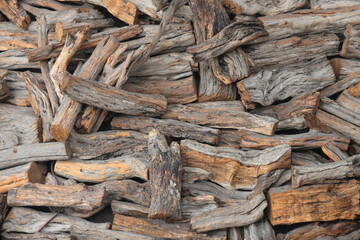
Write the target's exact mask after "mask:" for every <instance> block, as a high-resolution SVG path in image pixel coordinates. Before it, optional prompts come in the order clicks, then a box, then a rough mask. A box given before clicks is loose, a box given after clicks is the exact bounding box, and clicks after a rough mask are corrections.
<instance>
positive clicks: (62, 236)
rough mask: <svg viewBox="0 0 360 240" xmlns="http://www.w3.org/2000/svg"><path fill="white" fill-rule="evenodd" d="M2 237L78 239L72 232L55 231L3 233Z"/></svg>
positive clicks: (54, 239)
mask: <svg viewBox="0 0 360 240" xmlns="http://www.w3.org/2000/svg"><path fill="white" fill-rule="evenodd" d="M1 237H2V238H1V239H4V240H15V239H19V240H24V239H42V240H57V239H62V240H77V238H76V236H75V235H71V234H53V233H32V234H24V233H5V232H3V233H1Z"/></svg>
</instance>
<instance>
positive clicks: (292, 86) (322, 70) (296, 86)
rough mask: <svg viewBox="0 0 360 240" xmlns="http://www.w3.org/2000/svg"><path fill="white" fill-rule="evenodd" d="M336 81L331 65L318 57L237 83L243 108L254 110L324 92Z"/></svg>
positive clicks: (263, 72)
mask: <svg viewBox="0 0 360 240" xmlns="http://www.w3.org/2000/svg"><path fill="white" fill-rule="evenodd" d="M299 79H301V83H299ZM334 82H335V75H334V73H333V69H332V67H331V65H330V62H329V61H328V60H327V59H325V58H318V59H314V60H312V61H309V62H306V63H303V64H300V65H293V66H289V67H287V68H276V69H273V70H262V71H260V72H259V73H257V74H255V75H252V76H250V77H248V78H246V79H244V80H242V81H240V82H238V83H237V88H238V90H239V94H240V95H241V101H242V103H243V104H244V106H245V107H246V108H247V109H254V108H255V107H256V104H257V103H258V104H261V105H262V106H269V105H271V104H272V103H274V102H275V101H278V100H285V99H286V98H288V97H294V96H302V95H305V94H307V93H309V92H311V91H313V90H320V89H323V88H324V87H326V86H328V85H331V84H333V83H334Z"/></svg>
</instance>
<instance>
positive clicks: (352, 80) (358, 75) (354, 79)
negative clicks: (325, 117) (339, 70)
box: [320, 72, 360, 97]
mask: <svg viewBox="0 0 360 240" xmlns="http://www.w3.org/2000/svg"><path fill="white" fill-rule="evenodd" d="M358 83H360V72H354V73H351V74H349V75H348V76H347V77H346V78H344V79H342V80H340V81H337V82H335V83H334V84H332V85H330V86H328V87H326V88H324V89H323V90H321V91H320V96H321V97H330V96H332V95H334V94H335V93H338V92H341V91H342V90H345V89H347V88H348V87H352V86H355V85H356V84H358Z"/></svg>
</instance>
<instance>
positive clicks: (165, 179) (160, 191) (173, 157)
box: [148, 129, 182, 220]
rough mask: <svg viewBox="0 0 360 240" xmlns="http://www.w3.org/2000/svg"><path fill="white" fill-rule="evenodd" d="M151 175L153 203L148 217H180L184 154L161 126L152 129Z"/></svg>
mask: <svg viewBox="0 0 360 240" xmlns="http://www.w3.org/2000/svg"><path fill="white" fill-rule="evenodd" d="M148 151H149V156H150V164H149V178H150V187H151V204H150V209H149V215H148V218H158V219H173V220H178V219H181V195H180V194H181V176H182V173H181V168H182V167H181V157H180V146H179V144H178V143H176V142H172V143H171V144H170V146H168V144H167V142H166V138H165V136H164V135H162V134H161V133H160V132H159V131H158V130H156V129H153V130H151V131H150V132H149V138H148Z"/></svg>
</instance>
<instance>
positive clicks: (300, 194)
mask: <svg viewBox="0 0 360 240" xmlns="http://www.w3.org/2000/svg"><path fill="white" fill-rule="evenodd" d="M359 188H360V184H359V182H358V181H357V180H355V179H353V180H350V181H348V182H345V183H338V184H322V185H312V186H305V187H301V188H297V189H292V188H291V186H283V187H274V188H271V189H270V190H269V192H268V198H267V199H268V202H269V215H268V216H269V220H270V222H271V224H272V225H273V226H274V225H279V224H293V223H300V222H309V221H332V220H338V219H349V220H352V219H355V218H356V215H358V214H359V212H360V208H359V194H358V192H359Z"/></svg>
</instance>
